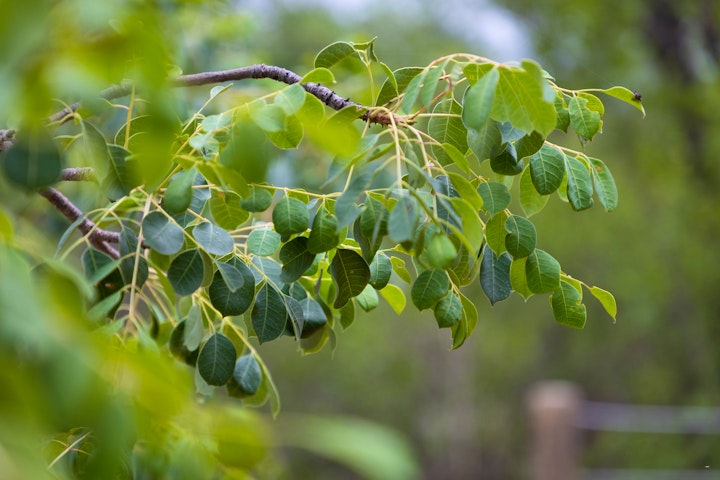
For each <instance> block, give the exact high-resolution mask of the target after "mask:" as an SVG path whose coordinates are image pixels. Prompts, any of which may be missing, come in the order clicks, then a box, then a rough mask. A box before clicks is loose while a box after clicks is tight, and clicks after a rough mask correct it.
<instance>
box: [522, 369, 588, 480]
mask: <svg viewBox="0 0 720 480" xmlns="http://www.w3.org/2000/svg"><path fill="white" fill-rule="evenodd" d="M582 401H583V398H582V392H581V391H580V389H579V388H578V387H576V386H575V385H573V384H571V383H568V382H560V381H552V382H541V383H538V384H536V385H535V386H533V387H532V388H531V389H530V391H529V393H528V396H527V403H528V411H529V413H530V422H531V426H532V446H531V457H530V458H531V459H530V469H531V470H530V476H529V478H531V479H532V480H579V479H580V467H579V465H578V456H579V452H580V450H581V449H580V445H579V443H580V436H579V434H578V430H577V428H576V427H575V420H576V418H577V416H578V415H579V414H580V409H581V408H582Z"/></svg>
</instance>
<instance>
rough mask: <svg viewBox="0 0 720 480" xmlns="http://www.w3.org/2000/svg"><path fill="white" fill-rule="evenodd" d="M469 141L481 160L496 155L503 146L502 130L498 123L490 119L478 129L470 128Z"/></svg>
mask: <svg viewBox="0 0 720 480" xmlns="http://www.w3.org/2000/svg"><path fill="white" fill-rule="evenodd" d="M467 142H468V147H470V150H471V151H472V152H473V153H474V154H475V156H476V157H477V159H478V160H479V161H481V162H482V161H484V160H487V159H488V158H491V157H493V156H495V155H496V154H497V152H498V150H500V147H501V146H502V143H503V139H502V132H501V131H500V127H499V126H498V123H497V122H496V121H494V120H488V121H487V122H485V125H483V126H482V127H480V128H479V129H478V130H468V134H467Z"/></svg>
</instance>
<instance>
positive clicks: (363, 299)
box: [355, 284, 380, 312]
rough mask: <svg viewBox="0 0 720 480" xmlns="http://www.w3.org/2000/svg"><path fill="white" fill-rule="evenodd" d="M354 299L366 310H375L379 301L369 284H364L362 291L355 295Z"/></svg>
mask: <svg viewBox="0 0 720 480" xmlns="http://www.w3.org/2000/svg"><path fill="white" fill-rule="evenodd" d="M355 301H356V302H357V304H358V305H360V308H362V309H363V310H365V311H366V312H369V311H371V310H375V309H376V308H377V306H378V304H379V303H380V301H379V299H378V294H377V291H376V290H375V289H374V288H373V287H372V286H371V285H369V284H368V285H365V288H364V289H363V291H362V292H360V294H359V295H358V296H357V297H355Z"/></svg>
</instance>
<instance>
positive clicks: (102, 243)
mask: <svg viewBox="0 0 720 480" xmlns="http://www.w3.org/2000/svg"><path fill="white" fill-rule="evenodd" d="M39 193H40V195H42V196H43V197H45V198H46V199H47V201H48V202H50V203H51V204H52V206H53V207H55V208H56V209H57V210H58V211H59V212H60V213H62V214H63V215H65V218H67V219H68V220H70V221H71V222H75V221H77V220H78V219H80V218H82V221H80V223H79V224H78V226H77V228H78V230H80V231H81V232H82V233H83V234H85V235H87V238H88V241H89V242H90V243H91V244H92V246H94V247H95V248H97V249H98V250H100V251H101V252H104V253H106V254H108V255H109V256H110V257H111V258H120V254H119V253H118V251H117V250H116V249H115V248H114V247H112V246H111V245H110V243H111V242H117V241H118V238H119V235H118V233H116V232H109V231H107V230H103V229H101V228H97V226H96V225H95V223H94V222H93V221H91V220H89V219H88V218H83V217H84V216H85V214H84V213H83V212H82V210H80V209H79V208H78V207H76V206H75V204H74V203H72V202H71V201H70V200H68V198H67V197H66V196H65V195H63V194H62V193H60V192H59V191H57V190H55V189H54V188H52V187H49V188H45V189H43V190H40V192H39Z"/></svg>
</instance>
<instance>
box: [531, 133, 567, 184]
mask: <svg viewBox="0 0 720 480" xmlns="http://www.w3.org/2000/svg"><path fill="white" fill-rule="evenodd" d="M530 175H531V176H532V181H533V185H535V189H536V190H537V191H538V193H539V194H541V195H549V194H551V193H553V192H554V191H555V190H557V189H558V187H560V184H561V183H562V181H563V177H565V154H563V153H562V152H561V151H560V150H558V149H556V148H554V147H551V146H549V145H543V146H542V147H541V148H540V150H539V151H538V152H537V153H536V154H535V155H533V156H532V157H531V158H530Z"/></svg>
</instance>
